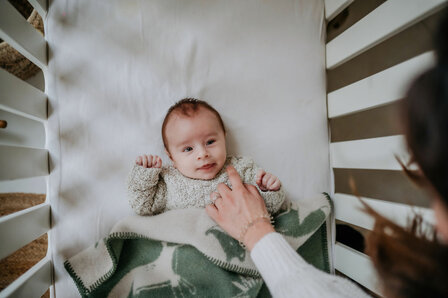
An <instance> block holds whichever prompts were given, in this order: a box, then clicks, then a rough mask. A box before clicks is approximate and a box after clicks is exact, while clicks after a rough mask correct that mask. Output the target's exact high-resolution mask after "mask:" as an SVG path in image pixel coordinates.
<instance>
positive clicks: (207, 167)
mask: <svg viewBox="0 0 448 298" xmlns="http://www.w3.org/2000/svg"><path fill="white" fill-rule="evenodd" d="M215 165H216V163H208V164H205V165H203V166H202V167H200V168H199V170H209V169H211V168H213V167H214V166H215Z"/></svg>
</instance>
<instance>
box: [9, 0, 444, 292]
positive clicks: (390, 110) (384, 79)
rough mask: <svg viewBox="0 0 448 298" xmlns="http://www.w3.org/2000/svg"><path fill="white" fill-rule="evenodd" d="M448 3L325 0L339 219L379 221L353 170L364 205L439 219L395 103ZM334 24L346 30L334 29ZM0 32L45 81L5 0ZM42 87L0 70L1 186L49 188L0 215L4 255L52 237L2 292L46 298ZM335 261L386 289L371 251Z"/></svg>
mask: <svg viewBox="0 0 448 298" xmlns="http://www.w3.org/2000/svg"><path fill="white" fill-rule="evenodd" d="M310 1H313V0H310ZM29 2H30V4H31V5H32V6H33V7H34V9H35V10H37V11H38V13H39V14H40V15H41V16H42V17H43V19H44V20H45V18H46V16H47V13H48V9H49V7H51V6H50V5H49V4H48V3H47V1H46V0H29ZM447 2H448V1H447V0H387V1H384V0H376V1H373V0H372V1H367V0H325V17H326V21H327V23H328V24H329V26H328V27H329V28H330V29H328V39H329V40H330V39H331V40H330V41H329V42H327V44H326V68H327V111H328V122H329V130H330V160H331V165H332V178H333V179H332V180H333V186H334V189H333V195H332V197H333V198H334V206H335V219H336V222H337V223H338V224H347V225H350V226H352V227H354V228H355V229H358V230H359V231H361V232H364V231H368V230H370V229H371V228H372V227H373V222H372V219H371V218H370V217H368V216H367V215H365V214H364V213H363V212H361V211H360V210H359V207H360V204H359V202H358V200H357V198H356V197H354V196H353V195H351V189H350V186H349V184H348V180H349V177H352V178H353V179H354V181H355V183H356V185H357V190H358V192H359V194H360V195H361V196H363V197H364V198H365V200H366V202H368V203H369V204H370V205H371V206H373V207H374V208H375V209H377V210H378V211H379V212H380V213H383V214H385V215H387V216H388V217H390V218H392V219H394V220H396V221H397V222H399V223H400V224H403V225H404V224H406V222H407V218H408V216H409V214H411V213H412V212H411V211H412V210H418V211H420V212H422V214H423V215H424V217H425V218H426V219H428V220H429V221H433V215H432V212H431V211H430V210H429V209H428V207H429V202H428V201H427V200H426V198H425V195H424V194H423V192H422V191H420V190H418V189H417V188H416V187H415V186H413V185H412V184H411V182H409V181H408V180H407V179H406V177H405V176H404V174H403V173H402V172H401V170H400V166H399V164H398V163H397V161H396V160H395V157H394V155H398V156H400V157H402V158H403V159H405V160H406V159H407V158H408V154H407V153H406V149H405V146H404V140H403V136H402V135H401V132H400V127H399V124H398V123H396V122H394V120H396V115H395V112H396V109H397V101H398V100H399V99H401V98H402V97H403V96H404V92H405V90H406V87H407V86H408V84H409V81H410V79H411V78H413V77H415V75H416V74H418V73H420V72H421V71H422V70H424V69H425V68H427V67H429V66H430V65H431V63H433V61H434V55H433V52H432V45H431V40H430V33H431V32H432V31H433V29H434V24H435V23H436V20H437V18H438V16H439V15H440V14H441V13H442V12H443V10H444V9H445V7H446V4H447ZM50 9H51V8H50ZM347 13H348V14H347ZM347 15H348V16H347ZM344 16H347V17H346V20H345V21H342V19H343V18H344ZM338 22H340V23H341V24H340V27H338V28H336V27H337V24H336V25H334V26H333V27H331V25H332V24H335V23H338ZM347 27H348V28H347ZM331 28H332V29H331ZM340 32H342V33H340ZM339 33H340V34H339ZM334 36H336V37H334ZM0 38H1V39H3V40H4V41H6V42H7V43H9V44H10V45H11V46H13V47H14V48H15V49H17V50H18V51H19V52H20V53H22V54H23V55H24V56H25V57H27V58H28V59H29V60H30V61H31V62H33V63H34V64H35V65H37V66H39V67H40V68H41V69H42V72H43V75H44V78H45V84H46V85H47V78H48V77H49V76H50V74H49V73H48V71H49V70H48V67H47V65H48V60H49V58H48V57H49V54H48V46H47V41H46V39H47V38H48V37H42V36H41V35H40V34H38V33H37V32H36V31H35V30H34V28H33V27H32V26H31V25H30V24H29V23H27V22H26V21H25V20H24V19H23V18H22V17H21V16H20V15H19V13H18V12H17V11H16V10H15V8H14V7H13V6H12V5H11V4H9V3H8V2H7V1H6V0H0ZM46 91H47V89H45V91H41V90H39V89H38V88H35V87H33V86H32V85H30V84H29V83H28V82H25V81H22V80H20V79H18V78H16V77H15V76H13V75H11V74H9V73H8V72H6V71H5V70H3V69H0V120H7V122H8V123H9V124H10V125H8V126H7V128H6V129H7V130H10V131H13V133H14V134H16V135H18V136H20V137H19V141H14V142H10V141H9V140H8V139H3V140H2V134H1V132H0V169H1V171H0V180H1V182H0V191H1V192H30V193H36V192H37V193H43V192H45V193H46V194H47V197H46V202H45V203H44V204H41V205H38V206H35V207H32V208H29V209H26V210H23V211H20V212H16V213H14V214H11V215H8V216H4V217H1V218H0V239H1V245H0V258H1V259H2V258H5V257H7V256H8V255H10V254H11V253H13V252H14V251H16V250H18V249H20V248H21V247H23V246H24V245H26V244H27V243H29V242H31V241H33V240H34V239H36V238H38V237H40V236H41V235H43V234H45V233H47V234H48V236H49V238H48V239H49V242H50V243H49V249H48V252H47V256H46V257H45V258H44V259H42V260H41V261H40V262H39V263H38V264H36V265H35V266H34V267H32V268H31V269H30V270H28V271H27V272H26V273H25V274H23V275H22V276H21V277H20V278H18V279H17V280H16V281H14V282H13V283H12V284H11V285H9V286H8V287H7V288H6V289H4V290H3V291H2V292H0V296H1V297H40V296H41V295H42V294H43V293H45V292H46V291H47V290H48V289H49V288H50V294H51V296H52V297H53V296H61V297H62V296H64V295H63V293H60V292H59V293H57V295H56V293H55V292H54V291H53V290H52V288H53V285H54V270H53V262H52V250H51V247H52V246H51V245H50V244H51V241H54V240H53V239H52V229H53V225H54V224H53V223H52V214H51V210H52V205H53V203H54V202H55V201H56V200H57V197H55V196H57V194H55V193H54V191H52V188H51V187H50V185H47V184H48V183H49V181H48V179H46V178H45V177H46V176H48V175H50V174H51V171H52V170H53V166H52V164H51V162H50V158H49V156H50V155H51V154H52V152H51V151H50V148H51V146H49V143H51V142H52V141H53V140H48V139H46V137H45V136H46V130H48V127H47V126H48V122H47V115H48V113H50V112H54V111H48V109H47V100H48V98H47V96H48V95H47V93H46ZM2 117H5V119H1V118H2ZM6 118H7V119H6ZM46 190H47V191H46ZM409 205H412V206H413V207H411V206H409ZM414 207H415V208H414ZM333 260H334V267H335V269H336V270H338V271H339V272H341V273H343V274H344V275H346V276H348V277H350V278H351V279H353V280H355V281H356V282H358V283H359V284H361V285H363V286H364V287H366V288H367V289H369V290H370V291H372V292H374V293H376V294H378V295H381V292H380V289H379V287H378V284H377V279H376V277H375V273H374V270H373V268H372V265H371V263H370V261H369V258H368V257H367V256H366V255H364V254H363V253H361V252H359V251H357V250H355V249H353V248H351V247H350V246H348V245H345V244H342V243H338V242H336V244H335V246H334V255H333Z"/></svg>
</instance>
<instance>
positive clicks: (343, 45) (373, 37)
mask: <svg viewBox="0 0 448 298" xmlns="http://www.w3.org/2000/svg"><path fill="white" fill-rule="evenodd" d="M445 2H446V1H445V0H425V1H409V0H388V1H386V2H385V3H384V4H382V5H381V6H379V7H378V8H377V9H375V10H374V11H373V12H371V13H370V14H369V15H367V16H366V17H365V18H363V19H362V20H361V21H359V22H357V23H356V24H355V25H354V26H352V27H351V28H350V29H348V30H347V31H345V32H344V33H342V34H341V35H340V36H338V38H335V39H334V40H332V41H330V42H329V43H328V44H327V68H328V69H333V68H335V67H337V66H339V65H341V64H342V63H344V62H346V61H347V60H349V59H351V58H353V57H355V56H356V55H359V54H361V53H362V52H364V51H366V50H368V49H369V48H371V47H373V46H375V45H377V44H378V43H380V42H382V41H384V40H386V39H387V38H389V37H390V36H392V35H394V34H396V33H398V32H400V31H402V30H404V29H406V28H407V27H409V26H411V25H412V24H415V23H417V22H418V21H420V20H421V19H424V18H425V17H426V16H428V15H430V14H432V13H434V12H435V11H437V10H439V9H440V8H442V7H443V5H444V4H445ZM347 45H350V47H347Z"/></svg>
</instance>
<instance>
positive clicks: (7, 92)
mask: <svg viewBox="0 0 448 298" xmlns="http://www.w3.org/2000/svg"><path fill="white" fill-rule="evenodd" d="M0 89H1V90H2V92H1V94H0V109H2V110H5V111H10V112H12V113H16V114H21V115H23V116H26V117H31V118H33V117H37V118H38V119H40V120H44V119H47V96H46V94H45V93H44V92H42V91H40V90H39V89H37V88H35V87H34V86H31V85H30V84H28V83H27V82H24V81H22V80H21V79H19V78H17V77H15V76H14V75H12V74H10V73H8V72H7V71H5V70H3V69H0Z"/></svg>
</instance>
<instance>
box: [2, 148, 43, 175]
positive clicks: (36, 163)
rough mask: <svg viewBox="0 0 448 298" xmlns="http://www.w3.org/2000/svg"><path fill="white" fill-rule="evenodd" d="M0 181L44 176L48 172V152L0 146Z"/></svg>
mask: <svg viewBox="0 0 448 298" xmlns="http://www.w3.org/2000/svg"><path fill="white" fill-rule="evenodd" d="M0 168H1V169H2V171H0V180H13V179H19V178H26V177H35V176H45V175H48V174H49V170H48V151H47V150H45V149H35V148H26V147H16V146H3V145H2V146H0Z"/></svg>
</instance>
